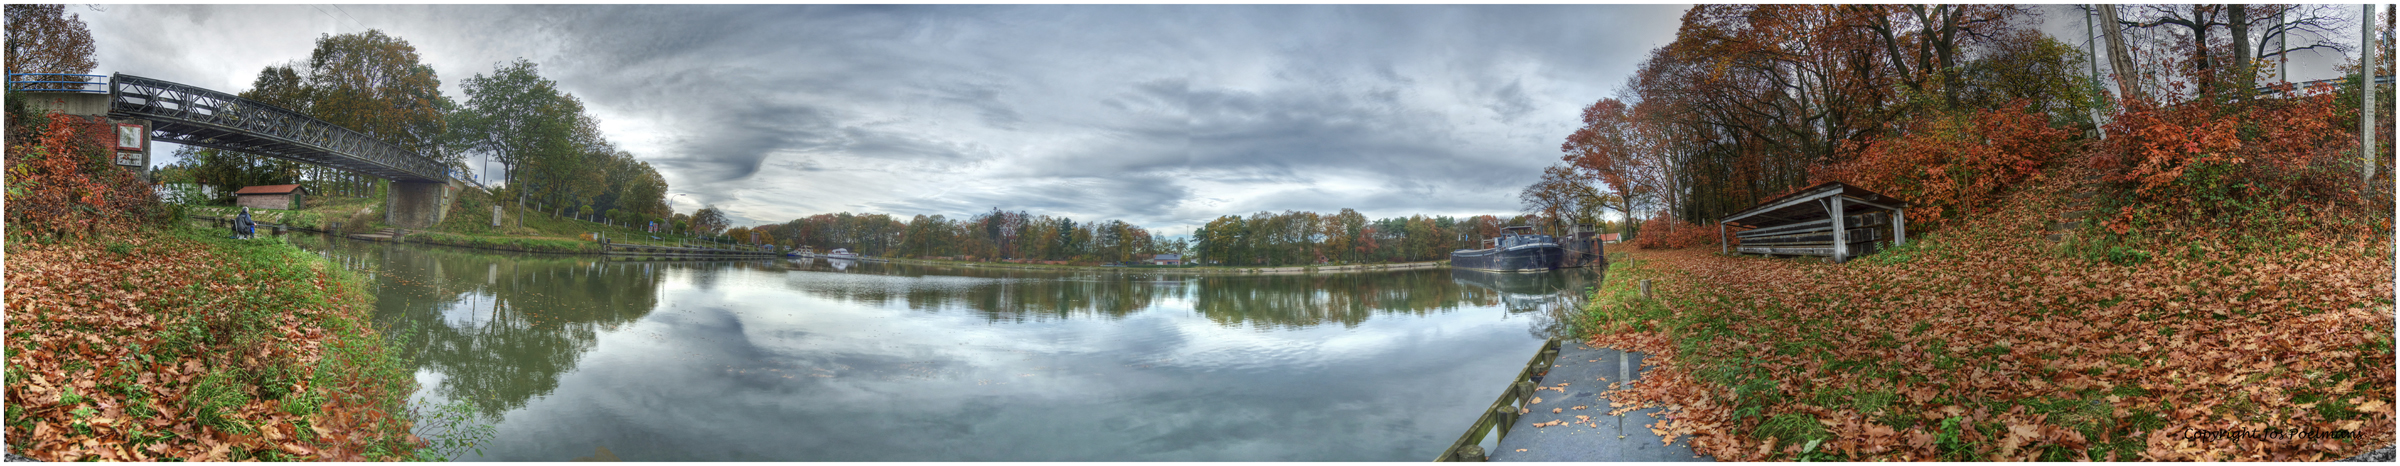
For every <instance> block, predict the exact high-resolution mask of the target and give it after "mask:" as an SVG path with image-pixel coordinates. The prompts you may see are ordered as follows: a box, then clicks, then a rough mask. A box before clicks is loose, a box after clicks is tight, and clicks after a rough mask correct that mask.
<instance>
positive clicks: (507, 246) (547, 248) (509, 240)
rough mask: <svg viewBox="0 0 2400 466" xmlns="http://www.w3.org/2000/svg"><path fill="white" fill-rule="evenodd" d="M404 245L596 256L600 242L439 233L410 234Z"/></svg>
mask: <svg viewBox="0 0 2400 466" xmlns="http://www.w3.org/2000/svg"><path fill="white" fill-rule="evenodd" d="M407 239H408V242H411V243H425V244H436V245H442V246H456V247H465V248H477V249H496V250H502V251H524V252H546V253H558V254H598V253H600V252H601V251H600V243H596V242H591V241H580V240H562V239H549V238H527V237H514V236H469V235H461V234H454V233H443V232H424V233H410V234H409V235H408V238H407Z"/></svg>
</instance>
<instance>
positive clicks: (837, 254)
mask: <svg viewBox="0 0 2400 466" xmlns="http://www.w3.org/2000/svg"><path fill="white" fill-rule="evenodd" d="M825 257H827V258H831V259H848V260H858V253H855V252H850V250H849V249H843V248H834V249H833V252H829V253H825Z"/></svg>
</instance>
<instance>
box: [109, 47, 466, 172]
mask: <svg viewBox="0 0 2400 466" xmlns="http://www.w3.org/2000/svg"><path fill="white" fill-rule="evenodd" d="M108 88H109V90H108V93H109V110H108V114H109V116H112V117H117V118H141V119H147V120H150V122H151V126H150V134H151V136H150V137H151V139H152V140H156V141H165V142H172V143H176V144H183V145H190V146H200V147H209V148H216V149H224V150H230V151H237V152H245V153H250V154H258V155H265V156H270V157H275V158H281V159H286V160H292V161H297V162H304V163H312V164H317V165H324V166H329V167H334V168H340V169H343V170H349V171H352V172H357V173H362V174H366V175H370V176H376V177H382V178H386V179H392V180H400V181H448V180H449V179H450V178H451V177H450V174H449V172H448V168H449V167H447V166H445V165H444V164H443V163H441V162H438V161H435V160H433V159H431V158H426V157H424V156H420V155H417V154H414V153H410V152H408V151H407V150H405V149H401V148H400V147H398V146H394V145H391V144H390V143H386V142H383V141H380V140H376V139H375V138H373V137H370V136H367V135H365V134H361V133H359V132H357V131H352V130H350V129H349V128H343V127H341V126H338V125H334V124H333V123H328V122H325V121H324V120H318V119H315V118H310V117H309V116H307V115H302V114H300V113H299V112H294V111H291V110H286V109H283V108H280V107H276V106H273V105H267V104H264V103H259V102H256V101H252V100H249V99H244V98H241V97H237V96H234V95H232V94H226V93H223V92H217V91H211V90H207V89H201V88H198V87H194V86H190V85H185V84H178V83H174V82H168V81H162V80H158V79H151V78H144V77H140V76H133V75H128V74H123V73H119V74H116V75H114V76H112V77H111V78H110V79H109V83H108Z"/></svg>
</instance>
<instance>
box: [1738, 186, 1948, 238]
mask: <svg viewBox="0 0 2400 466" xmlns="http://www.w3.org/2000/svg"><path fill="white" fill-rule="evenodd" d="M1826 198H1835V199H1842V200H1843V202H1846V203H1845V204H1843V207H1844V208H1845V209H1846V208H1848V207H1849V206H1851V205H1864V206H1867V207H1870V208H1876V209H1879V210H1889V209H1906V208H1908V201H1905V200H1901V199H1900V198H1896V197H1891V196H1885V195H1883V194H1881V193H1877V192H1874V191H1868V190H1866V188H1860V187H1857V186H1851V185H1850V184H1849V183H1843V182H1840V181H1827V182H1824V183H1818V184H1817V185H1816V186H1810V187H1808V189H1802V190H1799V191H1794V192H1792V193H1791V194H1785V195H1781V196H1775V198H1773V199H1768V200H1765V201H1760V202H1759V203H1758V205H1756V206H1752V207H1750V208H1749V209H1744V210H1742V211H1741V212H1734V213H1733V214H1732V215H1727V216H1725V217H1724V219H1723V221H1724V222H1725V223H1728V224H1731V225H1732V226H1737V227H1749V228H1757V227H1769V226H1775V225H1782V224H1786V223H1792V222H1799V221H1807V220H1822V219H1824V218H1825V216H1826V212H1825V207H1824V206H1823V205H1821V204H1819V203H1818V202H1816V201H1818V200H1820V199H1826Z"/></svg>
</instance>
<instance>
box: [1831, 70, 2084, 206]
mask: <svg viewBox="0 0 2400 466" xmlns="http://www.w3.org/2000/svg"><path fill="white" fill-rule="evenodd" d="M2026 105H2027V104H2026V103H2024V102H2023V101H2018V102H2016V103H2014V104H2011V105H2009V106H2006V107H2002V108H1997V109H1986V110H1977V111H1973V112H1958V111H1950V112H1944V111H1935V112H1928V113H1926V114H1923V115H1921V116H1919V117H1917V118H1914V119H1911V120H1909V121H1907V122H1905V123H1902V124H1900V125H1899V128H1898V130H1899V131H1898V132H1899V134H1900V136H1898V137H1893V138H1886V139H1878V140H1873V141H1869V142H1865V143H1863V147H1860V148H1859V151H1858V156H1857V157H1855V158H1853V159H1851V160H1850V161H1848V162H1844V163H1839V164H1835V165H1833V166H1832V167H1831V168H1828V169H1825V170H1822V171H1820V172H1818V173H1817V176H1816V178H1817V179H1818V181H1843V182H1847V183H1850V184H1852V185H1856V186H1858V187H1861V188H1866V189H1869V190H1874V191H1876V192H1880V193H1884V194H1888V195H1892V196H1895V197H1899V198H1901V199H1907V200H1908V201H1909V203H1910V204H1911V208H1910V209H1909V212H1908V221H1909V223H1910V224H1912V226H1914V225H1918V224H1921V225H1926V226H1927V227H1928V228H1930V227H1932V226H1934V225H1939V224H1942V223H1943V222H1944V221H1945V220H1951V219H1957V218H1960V217H1963V216H1966V215H1971V214H1975V213H1979V212H1980V211H1983V210H1986V209H1989V208H1990V207H1991V206H1993V205H1995V203H1993V202H1990V201H1991V200H1992V199H1993V198H1994V197H1995V196H1997V195H1998V194H1999V193H2000V192H2001V190H2002V189H2004V188H2007V187H2010V186H2013V185H2015V184H2016V183H2018V182H2020V181H2024V180H2025V178H2026V177H2028V176H2032V175H2033V174H2034V173H2037V172H2039V171H2041V167H2042V166H2043V165H2044V164H2047V163H2049V162H2050V160H2051V158H2052V157H2053V156H2054V155H2055V154H2057V153H2058V152H2060V150H2061V149H2062V146H2063V145H2064V144H2065V143H2066V141H2067V140H2068V138H2069V136H2071V132H2069V131H2067V130H2065V129H2059V128H2052V127H2050V126H2049V121H2050V118H2049V117H2047V116H2044V115H2042V114H2039V113H2034V112H2030V111H2027V110H2026ZM1854 144H1861V143H1854Z"/></svg>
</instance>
